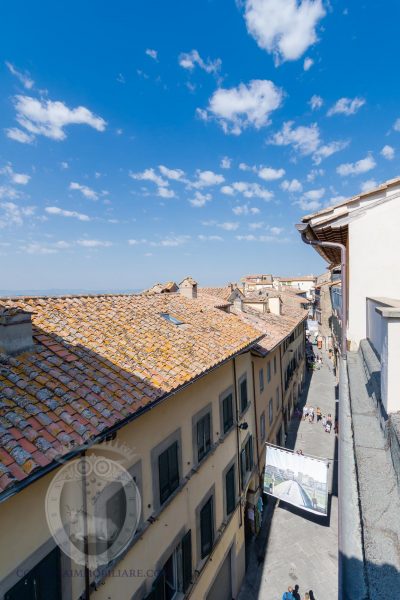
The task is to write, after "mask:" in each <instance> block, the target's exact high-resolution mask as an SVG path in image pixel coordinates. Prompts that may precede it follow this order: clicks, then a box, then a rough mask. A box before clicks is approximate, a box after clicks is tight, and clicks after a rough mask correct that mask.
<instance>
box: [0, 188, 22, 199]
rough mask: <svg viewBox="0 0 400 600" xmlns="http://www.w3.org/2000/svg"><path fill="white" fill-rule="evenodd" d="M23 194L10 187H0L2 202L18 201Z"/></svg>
mask: <svg viewBox="0 0 400 600" xmlns="http://www.w3.org/2000/svg"><path fill="white" fill-rule="evenodd" d="M20 196H21V193H20V192H19V191H18V190H16V189H15V188H13V187H10V186H9V185H0V200H1V199H2V198H7V199H8V200H17V199H18V198H20Z"/></svg>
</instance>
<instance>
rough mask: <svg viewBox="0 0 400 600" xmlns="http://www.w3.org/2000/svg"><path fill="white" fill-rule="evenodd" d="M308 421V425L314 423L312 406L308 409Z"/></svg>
mask: <svg viewBox="0 0 400 600" xmlns="http://www.w3.org/2000/svg"><path fill="white" fill-rule="evenodd" d="M308 420H309V422H310V423H312V422H313V421H314V409H313V407H312V406H309V407H308Z"/></svg>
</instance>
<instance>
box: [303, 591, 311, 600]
mask: <svg viewBox="0 0 400 600" xmlns="http://www.w3.org/2000/svg"><path fill="white" fill-rule="evenodd" d="M304 600H310V594H309V593H308V592H306V593H305V594H304Z"/></svg>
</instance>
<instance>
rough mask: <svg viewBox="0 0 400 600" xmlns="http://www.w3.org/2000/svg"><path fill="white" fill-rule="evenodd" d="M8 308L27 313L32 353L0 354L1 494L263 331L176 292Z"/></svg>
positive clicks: (29, 302)
mask: <svg viewBox="0 0 400 600" xmlns="http://www.w3.org/2000/svg"><path fill="white" fill-rule="evenodd" d="M5 307H10V308H20V309H23V310H26V311H29V312H31V313H32V322H33V336H34V351H32V352H25V353H23V354H21V355H19V356H17V357H10V356H7V355H5V354H0V408H1V416H0V492H2V491H4V490H5V489H6V488H10V487H12V486H13V485H14V484H16V483H17V482H21V481H23V480H24V479H26V478H27V477H28V476H29V475H30V474H32V473H34V472H35V471H37V470H39V469H40V468H41V467H46V466H47V465H49V464H50V463H52V462H53V461H54V459H55V457H56V456H59V455H63V454H67V453H68V452H70V451H71V448H72V447H73V446H75V447H76V446H79V445H81V444H83V443H84V442H85V441H88V440H90V439H92V438H96V437H98V436H99V435H101V434H102V433H105V432H106V431H107V430H108V429H109V428H110V427H112V426H115V425H116V424H118V423H120V422H122V421H124V420H128V419H129V418H133V415H135V414H137V413H138V412H140V411H142V410H143V409H144V408H145V407H147V406H149V405H151V404H152V403H155V402H156V401H158V400H159V399H161V398H162V397H163V396H166V395H168V393H170V392H172V391H174V390H178V389H179V388H180V387H182V386H183V385H185V384H187V383H190V382H192V381H194V380H195V379H196V378H197V377H200V376H201V375H202V374H204V373H206V372H207V371H208V370H210V369H212V368H213V367H216V366H217V365H219V364H220V363H221V362H223V361H224V360H226V359H228V358H230V357H231V356H233V355H235V354H236V353H238V352H240V351H241V350H243V349H244V348H246V347H248V346H249V345H251V344H252V343H254V342H255V341H256V340H257V339H258V338H259V337H260V334H259V331H258V330H257V329H255V328H253V327H251V326H250V325H248V326H244V325H243V323H242V321H241V320H239V319H238V318H237V317H236V316H234V315H231V314H227V313H224V312H222V311H220V310H218V309H216V308H214V307H212V306H211V307H207V306H205V305H204V304H203V303H201V302H197V301H196V300H195V299H193V300H192V299H187V298H184V297H182V296H181V295H179V294H165V295H164V294H155V295H152V296H141V295H136V296H133V295H122V294H121V295H99V296H68V297H58V298H45V297H36V298H33V297H29V298H15V299H8V300H5V299H0V311H1V309H2V308H5ZM162 314H164V315H171V316H173V317H175V318H176V319H178V320H179V321H181V322H182V323H183V324H182V325H175V324H174V323H171V322H170V321H169V320H168V318H165V316H164V317H163V316H162Z"/></svg>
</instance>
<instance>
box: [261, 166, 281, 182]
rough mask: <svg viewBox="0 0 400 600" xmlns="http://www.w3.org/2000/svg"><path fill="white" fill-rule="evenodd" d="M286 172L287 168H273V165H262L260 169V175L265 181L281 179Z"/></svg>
mask: <svg viewBox="0 0 400 600" xmlns="http://www.w3.org/2000/svg"><path fill="white" fill-rule="evenodd" d="M284 174H285V169H273V168H272V167H262V168H261V169H260V170H259V171H258V176H259V177H261V179H264V180H265V181H274V180H275V179H281V178H282V177H283V176H284Z"/></svg>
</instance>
